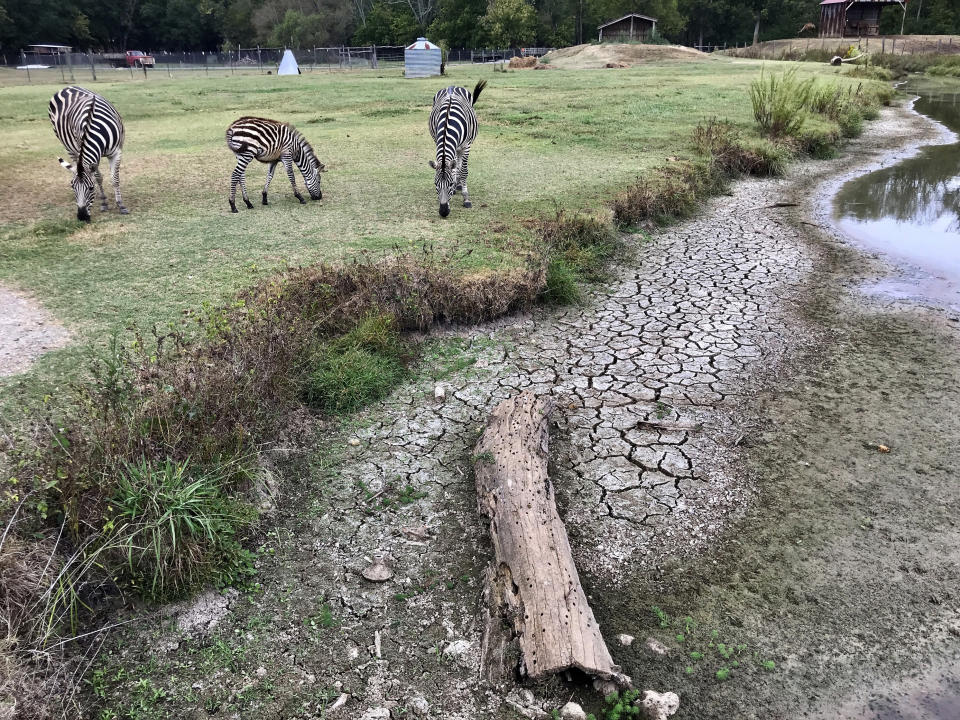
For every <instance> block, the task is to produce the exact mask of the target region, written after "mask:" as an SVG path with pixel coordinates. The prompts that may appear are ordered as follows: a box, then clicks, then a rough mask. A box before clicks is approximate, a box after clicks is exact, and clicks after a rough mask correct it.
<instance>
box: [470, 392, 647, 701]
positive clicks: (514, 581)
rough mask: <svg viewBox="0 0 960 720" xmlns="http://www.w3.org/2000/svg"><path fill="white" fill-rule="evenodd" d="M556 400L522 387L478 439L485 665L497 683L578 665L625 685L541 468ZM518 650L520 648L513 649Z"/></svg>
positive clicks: (476, 458) (544, 469)
mask: <svg viewBox="0 0 960 720" xmlns="http://www.w3.org/2000/svg"><path fill="white" fill-rule="evenodd" d="M552 409H553V402H552V401H551V400H550V398H548V397H539V398H538V397H536V396H535V395H534V394H533V393H531V392H523V393H521V394H519V395H517V396H516V397H514V398H511V399H509V400H505V401H503V402H502V403H500V404H499V405H498V406H497V407H496V408H495V409H494V410H493V412H492V413H491V415H490V417H489V419H488V420H487V426H486V429H485V430H484V432H483V435H482V436H481V438H480V441H479V442H478V443H477V447H476V452H475V455H474V467H475V470H476V478H477V500H478V505H479V508H480V513H481V514H482V515H483V516H484V517H486V518H487V519H489V521H490V537H491V539H492V540H493V549H494V560H493V562H492V563H491V566H490V568H489V570H488V572H487V588H486V596H487V604H488V613H489V614H488V621H487V629H486V632H485V634H484V640H483V648H482V655H483V657H482V661H481V673H482V674H483V675H484V677H485V678H486V679H487V680H488V681H489V682H491V683H492V684H494V685H499V684H501V683H502V682H504V680H506V679H510V678H511V677H512V676H513V675H514V674H515V671H516V670H519V672H520V674H521V675H524V676H527V677H530V678H532V679H536V678H541V677H544V676H546V675H550V674H553V673H559V672H564V671H566V670H570V669H578V670H581V671H583V672H584V673H586V674H588V675H590V676H592V677H594V678H601V679H603V680H608V681H613V682H615V683H617V684H619V685H621V686H623V687H629V686H630V678H629V677H627V676H626V675H624V674H622V673H621V672H620V667H619V666H617V665H615V664H614V662H613V658H612V657H611V656H610V651H609V650H608V649H607V646H606V643H604V641H603V636H602V635H601V634H600V628H599V627H598V626H597V621H596V618H594V615H593V610H591V609H590V605H589V604H588V603H587V598H586V595H585V593H584V591H583V587H582V586H581V584H580V578H579V576H578V575H577V569H576V567H575V566H574V563H573V557H572V555H571V552H570V543H569V541H568V539H567V531H566V528H565V527H564V525H563V521H562V520H561V519H560V516H559V514H558V513H557V507H556V502H555V499H554V492H553V484H552V483H551V482H550V478H549V477H548V476H547V446H548V442H549V430H548V427H547V422H548V418H549V415H550V412H551V411H552ZM518 651H519V652H518Z"/></svg>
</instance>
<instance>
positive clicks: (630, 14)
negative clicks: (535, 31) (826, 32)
mask: <svg viewBox="0 0 960 720" xmlns="http://www.w3.org/2000/svg"><path fill="white" fill-rule="evenodd" d="M836 1H837V2H843V0H836ZM628 17H637V18H640V19H641V20H649V21H650V22H652V23H655V22H657V19H656V18H654V17H650V16H649V15H641V14H640V13H627V14H626V15H624V16H623V17H621V18H617V19H616V20H611V21H610V22H605V23H604V24H603V25H597V30H600V29H602V28H605V27H607V26H608V25H613V24H614V23H618V22H620V21H621V20H626V19H627V18H628Z"/></svg>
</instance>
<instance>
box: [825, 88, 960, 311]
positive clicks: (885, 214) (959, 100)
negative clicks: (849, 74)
mask: <svg viewBox="0 0 960 720" xmlns="http://www.w3.org/2000/svg"><path fill="white" fill-rule="evenodd" d="M906 89H907V91H908V92H909V93H912V94H916V95H918V96H919V98H918V99H917V101H916V103H915V104H914V109H915V110H916V111H917V112H920V113H922V114H924V115H927V116H928V117H931V118H933V119H934V120H937V121H939V122H940V123H942V124H943V125H945V126H946V127H947V128H949V129H950V130H952V131H953V132H954V133H960V84H932V83H922V82H917V83H914V84H911V85H908V86H907V88H906ZM868 132H869V130H868ZM958 140H960V138H958V137H957V135H954V136H953V137H952V138H948V142H947V143H946V144H938V145H932V146H928V147H925V148H922V149H921V150H920V152H919V153H918V154H916V155H914V156H913V157H909V158H907V159H905V160H901V161H900V162H897V163H895V164H893V165H890V166H889V167H885V168H882V169H880V170H876V171H874V172H871V173H868V174H866V175H863V176H861V177H859V178H856V179H854V180H851V181H850V182H848V183H846V184H845V185H843V186H842V187H841V189H840V191H839V192H838V193H837V195H836V197H835V199H834V213H835V217H836V220H837V223H838V225H839V226H840V227H841V228H842V229H843V230H844V231H845V232H846V233H847V234H848V235H850V236H852V237H853V238H855V239H857V240H858V241H860V242H861V243H862V244H863V245H864V246H866V247H868V248H870V249H874V250H879V251H881V252H883V253H885V254H887V255H889V256H891V257H892V258H894V259H895V260H898V261H900V262H901V263H905V264H906V265H907V266H908V269H909V270H910V271H911V273H910V274H912V275H913V278H912V279H913V281H914V282H913V283H912V284H909V285H908V289H904V288H903V283H900V282H898V281H889V280H888V281H884V282H883V283H881V285H880V287H878V288H876V289H881V290H884V291H886V292H887V293H888V294H895V295H897V294H899V295H909V294H912V293H911V291H910V290H909V287H910V286H913V287H917V286H920V287H921V293H922V294H925V295H928V296H932V297H934V298H936V299H938V300H941V301H945V302H947V303H948V304H950V305H954V306H960V142H958Z"/></svg>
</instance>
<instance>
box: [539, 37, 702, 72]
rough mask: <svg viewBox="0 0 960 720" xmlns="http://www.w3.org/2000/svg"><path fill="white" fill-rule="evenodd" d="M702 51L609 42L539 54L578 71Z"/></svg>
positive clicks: (686, 56) (692, 55) (689, 57)
mask: <svg viewBox="0 0 960 720" xmlns="http://www.w3.org/2000/svg"><path fill="white" fill-rule="evenodd" d="M706 57H707V54H706V53H702V52H700V51H699V50H694V49H693V48H688V47H682V46H680V45H636V44H626V43H623V44H620V43H609V44H602V45H574V46H573V47H568V48H562V49H560V50H554V51H553V52H551V53H548V54H547V55H544V56H543V62H549V63H550V64H551V65H555V66H556V67H558V68H565V69H568V70H582V69H588V68H606V67H630V66H631V65H635V64H637V63H645V62H658V61H660V60H703V59H705V58H706Z"/></svg>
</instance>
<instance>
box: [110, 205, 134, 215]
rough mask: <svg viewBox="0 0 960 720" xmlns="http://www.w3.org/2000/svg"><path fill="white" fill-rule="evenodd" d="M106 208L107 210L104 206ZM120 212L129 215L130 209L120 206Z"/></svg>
mask: <svg viewBox="0 0 960 720" xmlns="http://www.w3.org/2000/svg"><path fill="white" fill-rule="evenodd" d="M104 210H106V208H104ZM120 214H121V215H129V214H130V211H129V210H127V209H126V208H125V207H122V208H120Z"/></svg>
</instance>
